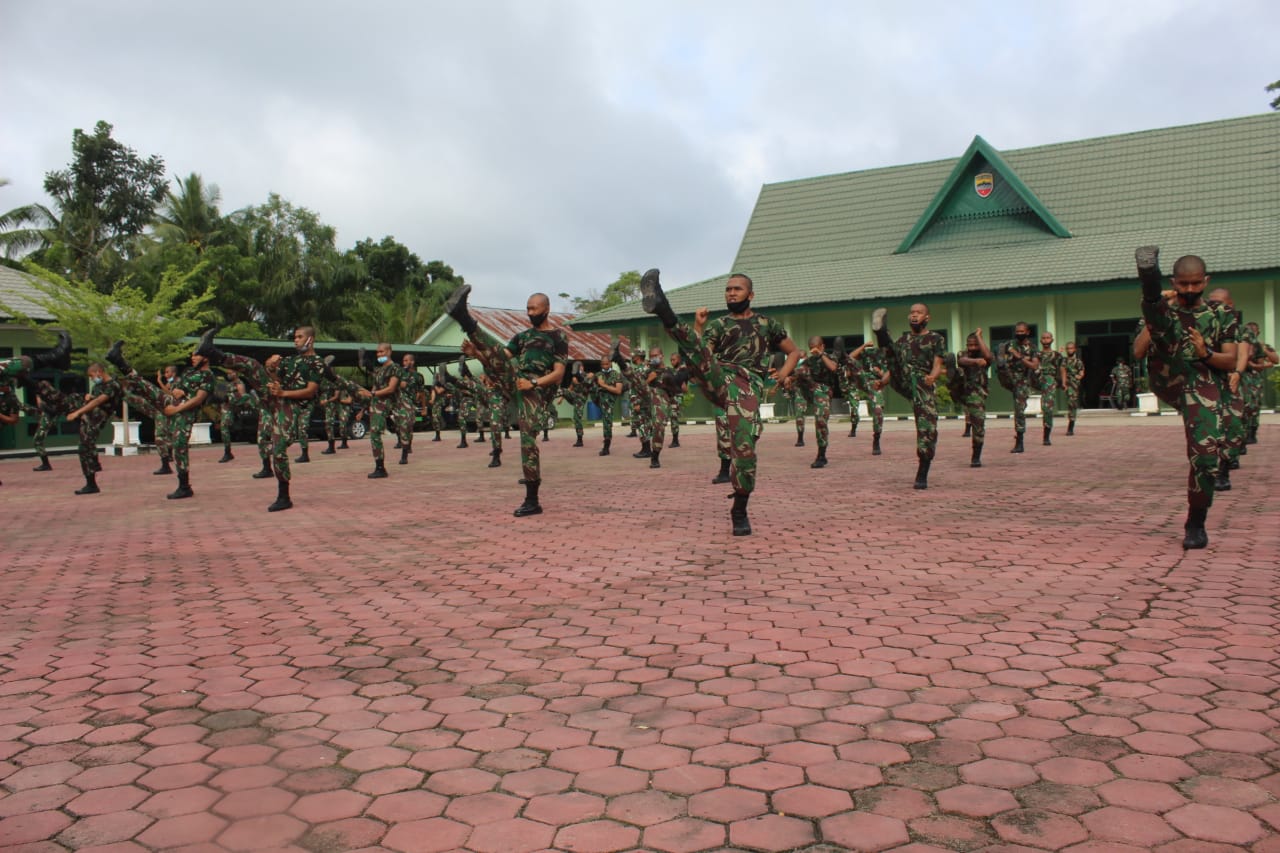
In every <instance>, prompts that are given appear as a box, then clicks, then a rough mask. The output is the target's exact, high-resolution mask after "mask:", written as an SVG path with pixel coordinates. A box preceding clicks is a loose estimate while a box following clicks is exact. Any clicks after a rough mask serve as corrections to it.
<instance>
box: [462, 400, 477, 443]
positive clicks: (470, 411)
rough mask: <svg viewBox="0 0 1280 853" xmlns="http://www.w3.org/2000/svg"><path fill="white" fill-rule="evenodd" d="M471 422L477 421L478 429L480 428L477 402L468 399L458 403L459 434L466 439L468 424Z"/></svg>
mask: <svg viewBox="0 0 1280 853" xmlns="http://www.w3.org/2000/svg"><path fill="white" fill-rule="evenodd" d="M471 421H475V422H476V426H477V427H478V426H480V421H479V415H478V414H477V410H476V401H475V400H472V399H470V398H467V399H465V400H462V401H460V402H459V403H458V432H459V433H460V434H461V435H462V437H463V438H464V439H465V438H466V437H467V424H468V423H469V422H471Z"/></svg>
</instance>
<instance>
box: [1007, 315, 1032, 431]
mask: <svg viewBox="0 0 1280 853" xmlns="http://www.w3.org/2000/svg"><path fill="white" fill-rule="evenodd" d="M1014 354H1017V355H1021V356H1022V357H1023V358H1035V357H1036V350H1035V347H1033V346H1032V345H1031V341H1030V340H1026V341H1017V340H1013V341H1009V342H1008V343H1006V344H1005V345H1004V346H1003V347H1001V353H1000V357H1001V358H1003V359H1004V361H1005V364H1006V365H1007V369H1008V371H1009V374H1010V375H1011V376H1012V378H1013V387H1012V388H1010V389H1009V391H1010V393H1012V394H1013V431H1014V432H1015V433H1017V434H1018V436H1019V440H1021V436H1022V434H1023V433H1025V432H1026V431H1027V399H1028V398H1029V397H1030V396H1031V389H1032V386H1033V385H1034V384H1036V377H1035V376H1034V375H1033V374H1032V372H1031V368H1030V367H1028V366H1027V365H1025V364H1023V363H1022V362H1021V361H1019V360H1018V359H1016V358H1011V357H1010V356H1012V355H1014Z"/></svg>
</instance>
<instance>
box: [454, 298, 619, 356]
mask: <svg viewBox="0 0 1280 853" xmlns="http://www.w3.org/2000/svg"><path fill="white" fill-rule="evenodd" d="M470 308H471V316H472V317H474V318H475V320H476V322H477V323H479V324H480V328H482V329H484V330H485V331H486V332H488V333H489V334H491V335H493V336H494V337H495V338H497V339H498V340H500V341H504V342H505V341H509V340H511V339H512V338H514V337H515V336H516V335H517V334H519V333H520V332H523V331H524V330H525V329H527V328H529V315H528V314H527V313H525V312H524V311H513V310H511V309H510V308H481V307H479V306H477V305H472V306H470ZM577 317H578V315H577V314H567V313H561V312H557V311H552V312H551V316H550V318H549V319H550V320H551V324H552V325H553V326H559V327H560V328H562V329H564V331H565V334H567V335H568V336H569V358H570V359H571V360H579V359H580V360H584V361H607V360H608V359H609V351H610V350H611V349H612V348H613V338H612V336H611V335H608V334H606V333H604V332H575V331H574V330H573V329H570V328H569V326H568V324H569V323H572V322H573V321H574V320H575V319H577ZM622 355H623V356H624V357H626V358H630V357H631V347H630V345H629V344H628V342H627V339H626V338H623V339H622Z"/></svg>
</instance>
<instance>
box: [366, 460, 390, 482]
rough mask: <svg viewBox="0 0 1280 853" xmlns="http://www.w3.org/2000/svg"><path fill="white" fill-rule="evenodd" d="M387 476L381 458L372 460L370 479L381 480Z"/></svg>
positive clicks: (384, 464)
mask: <svg viewBox="0 0 1280 853" xmlns="http://www.w3.org/2000/svg"><path fill="white" fill-rule="evenodd" d="M386 476H387V465H386V463H385V462H384V461H383V460H381V459H375V460H373V471H371V472H370V473H369V479H370V480H382V479H385V478H386Z"/></svg>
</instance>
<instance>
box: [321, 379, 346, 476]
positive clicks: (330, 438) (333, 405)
mask: <svg viewBox="0 0 1280 853" xmlns="http://www.w3.org/2000/svg"><path fill="white" fill-rule="evenodd" d="M316 399H317V400H319V403H318V405H319V406H320V407H321V409H322V410H323V411H324V438H325V441H326V442H327V443H328V446H327V447H325V449H324V450H321V451H320V454H321V455H322V456H332V455H334V454H335V453H337V452H338V448H337V447H336V444H337V441H338V436H339V435H341V436H342V437H343V440H344V441H345V440H346V433H345V432H344V430H345V428H346V425H345V419H344V418H343V417H342V390H341V389H340V388H339V387H338V385H337V383H336V382H332V381H330V380H329V379H327V378H325V377H323V376H322V377H320V390H319V391H318V392H316Z"/></svg>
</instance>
